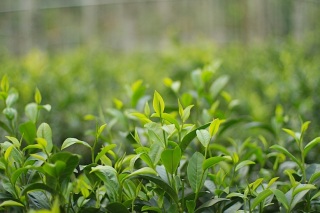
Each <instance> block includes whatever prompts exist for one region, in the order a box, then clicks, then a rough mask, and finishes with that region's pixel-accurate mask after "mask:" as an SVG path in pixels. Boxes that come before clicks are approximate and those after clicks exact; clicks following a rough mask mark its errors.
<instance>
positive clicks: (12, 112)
mask: <svg viewBox="0 0 320 213" xmlns="http://www.w3.org/2000/svg"><path fill="white" fill-rule="evenodd" d="M217 67H218V65H217V63H213V64H209V65H207V66H205V67H203V68H202V69H198V70H195V71H193V72H191V80H190V82H192V84H193V85H183V83H181V82H179V81H175V80H172V79H169V78H167V79H166V80H165V85H166V86H167V87H168V88H170V90H171V92H172V93H173V94H174V95H175V97H176V98H175V100H174V101H173V100H172V98H170V100H169V99H167V97H165V96H163V95H161V93H159V92H157V91H155V92H154V93H153V94H152V95H151V94H150V93H148V91H147V90H146V86H145V85H144V84H143V83H142V82H141V81H137V82H135V83H134V84H133V85H132V86H131V88H130V92H129V96H128V99H126V100H125V101H122V100H121V99H119V98H117V99H115V101H114V104H115V107H113V108H109V109H108V110H107V113H108V116H106V115H105V114H104V112H103V111H102V112H100V113H99V112H97V113H92V114H87V115H86V116H85V117H84V118H85V120H86V122H89V125H90V126H93V129H91V130H90V129H88V130H86V129H82V130H81V131H83V132H86V135H87V139H88V140H85V139H81V138H77V137H76V136H70V137H69V138H65V139H64V141H63V143H62V144H61V145H59V143H57V141H56V139H55V138H54V137H53V136H54V134H53V131H52V128H51V127H50V125H49V124H48V123H46V122H43V121H42V120H43V119H44V117H43V115H45V114H47V113H51V112H50V111H51V106H50V105H49V104H48V103H46V102H44V101H43V99H44V98H43V95H42V94H41V93H40V91H39V90H38V89H36V90H35V94H34V101H33V102H31V103H29V104H27V105H26V106H25V107H24V113H22V112H21V111H20V110H19V107H18V106H19V103H18V100H19V92H18V90H16V89H14V88H13V87H12V86H11V85H10V83H9V81H8V78H7V77H6V76H4V77H3V78H2V81H1V92H0V95H1V96H0V97H1V99H2V100H3V105H2V107H3V109H2V112H3V116H2V118H1V125H0V127H1V128H2V134H3V135H6V140H5V141H3V142H2V143H1V146H0V147H1V150H0V175H1V181H0V185H1V186H0V210H1V211H3V212H227V213H228V212H317V211H319V196H320V192H319V177H320V170H319V168H320V167H319V164H318V159H317V158H316V157H314V156H317V155H316V154H315V153H316V148H317V144H318V143H319V142H320V138H319V137H315V138H313V139H311V140H306V139H305V138H307V137H306V135H307V134H306V133H307V130H308V127H309V125H310V122H309V121H307V122H301V127H300V128H299V129H289V128H287V125H291V124H292V123H291V120H290V119H289V118H288V117H287V116H286V111H285V110H284V108H283V107H282V106H281V105H277V107H276V109H275V112H274V115H272V118H270V120H271V122H270V123H264V122H259V121H256V120H255V119H254V118H253V117H252V116H250V114H249V115H247V116H244V114H243V109H242V108H241V104H240V103H241V102H239V100H236V99H234V98H233V97H232V95H231V94H230V93H228V92H227V91H226V90H225V87H226V85H227V84H228V81H229V78H228V77H226V76H219V75H218V74H217ZM47 111H49V112H47ZM293 124H294V123H293ZM73 147H76V148H75V149H74V150H73V151H72V148H73ZM80 147H82V148H83V151H81V152H80V153H78V154H75V153H74V151H76V150H79V149H80ZM84 153H86V154H84ZM312 153H313V154H312ZM80 154H81V155H80ZM86 155H87V156H89V157H88V158H87V159H85V158H86ZM310 156H312V157H311V158H310ZM81 158H83V159H85V160H83V159H81Z"/></svg>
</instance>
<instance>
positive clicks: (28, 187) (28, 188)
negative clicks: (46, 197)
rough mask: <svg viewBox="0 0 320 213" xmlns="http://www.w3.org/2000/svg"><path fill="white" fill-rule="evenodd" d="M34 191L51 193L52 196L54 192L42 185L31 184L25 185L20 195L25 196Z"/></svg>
mask: <svg viewBox="0 0 320 213" xmlns="http://www.w3.org/2000/svg"><path fill="white" fill-rule="evenodd" d="M34 190H45V191H47V192H49V193H52V194H53V193H54V190H53V189H52V188H50V187H49V186H48V185H46V184H44V183H31V184H28V185H26V187H25V188H23V190H22V191H21V193H20V194H21V195H26V194H27V192H29V191H34Z"/></svg>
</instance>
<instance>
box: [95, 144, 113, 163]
mask: <svg viewBox="0 0 320 213" xmlns="http://www.w3.org/2000/svg"><path fill="white" fill-rule="evenodd" d="M116 146H117V145H116V144H110V145H108V146H105V147H103V148H102V149H101V151H100V152H99V153H98V154H97V156H96V158H95V160H94V162H95V163H98V161H99V160H100V158H101V157H102V156H104V155H105V154H106V153H107V152H109V151H110V150H112V149H114V148H115V147H116Z"/></svg>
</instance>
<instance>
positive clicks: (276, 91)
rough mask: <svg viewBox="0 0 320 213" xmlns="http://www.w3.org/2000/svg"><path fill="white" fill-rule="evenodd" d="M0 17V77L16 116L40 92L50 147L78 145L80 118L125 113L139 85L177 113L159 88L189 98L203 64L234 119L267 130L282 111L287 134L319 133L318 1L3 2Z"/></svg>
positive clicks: (171, 96)
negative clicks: (10, 90)
mask: <svg viewBox="0 0 320 213" xmlns="http://www.w3.org/2000/svg"><path fill="white" fill-rule="evenodd" d="M0 8H1V9H0V46H1V48H0V64H1V68H0V73H1V75H3V74H7V75H8V77H9V80H10V82H11V84H12V85H14V87H16V88H17V89H18V90H19V91H20V97H19V102H20V103H21V104H19V106H18V107H21V108H20V109H19V111H20V112H21V113H22V112H23V108H22V107H23V106H24V104H26V103H28V102H30V101H32V97H33V95H34V88H35V87H38V88H39V89H40V91H41V93H42V97H43V103H44V104H45V103H49V104H51V105H52V111H51V112H50V113H44V118H43V119H44V120H46V121H47V122H48V123H50V125H51V126H52V128H53V130H54V133H55V138H56V142H57V143H60V142H61V141H63V140H64V139H65V138H67V137H77V138H83V137H84V134H85V132H84V129H87V128H88V127H89V126H90V125H91V126H92V124H88V122H85V121H84V119H83V117H84V115H85V114H87V113H90V114H95V115H98V114H101V112H103V113H105V112H106V109H107V108H108V107H112V106H113V107H116V106H117V105H116V104H115V103H117V102H116V101H115V98H117V99H119V100H121V101H122V102H123V103H124V104H127V105H130V100H129V98H128V97H129V96H130V95H129V94H128V93H130V92H128V91H129V89H128V88H130V87H131V85H132V84H133V83H134V82H136V81H137V80H139V79H141V80H142V81H143V84H145V85H146V90H147V94H153V90H155V89H156V90H158V91H159V92H160V93H162V94H164V97H165V99H166V100H171V101H172V103H174V104H176V102H175V101H176V100H175V98H176V96H175V95H174V94H173V93H172V91H170V89H168V88H167V87H166V86H165V85H164V84H163V79H164V78H166V77H170V78H171V79H172V80H174V81H181V85H182V86H181V87H182V88H181V89H182V90H188V89H189V86H190V85H191V84H192V83H191V81H190V74H191V71H193V70H195V69H198V68H203V67H204V66H206V65H208V64H211V63H213V64H216V65H217V68H216V71H215V77H219V76H224V75H227V76H228V77H229V81H228V85H227V86H226V88H225V90H226V91H227V92H228V93H229V94H230V95H231V96H232V97H233V98H236V99H238V100H240V104H239V106H238V108H237V110H238V111H237V113H238V115H250V116H251V117H252V119H253V120H256V121H261V122H270V120H271V118H272V117H273V116H274V114H275V110H276V108H277V106H279V105H281V106H282V107H283V112H284V114H286V115H287V116H288V117H289V118H292V119H293V120H294V121H296V123H292V125H293V126H294V127H298V126H300V123H299V122H300V121H299V120H300V118H301V119H303V120H311V121H312V128H311V133H310V134H311V136H310V138H311V137H313V135H312V134H315V133H316V132H317V129H319V127H320V114H319V109H320V98H319V91H320V88H319V87H320V86H319V82H320V76H319V70H320V37H319V32H320V22H319V21H318V20H320V1H316V0H303V1H290V0H284V1H277V0H256V1H250V0H245V1H236V0H197V1H190V0H169V1H164V0H158V1H156V0H154V1H151V0H150V1H148V0H144V1H138V0H127V1H120V0H117V1H112V0H90V1H89V0H82V1H58V0H56V1H48V0H43V1H36V0H21V1H10V0H3V1H1V3H0ZM131 107H132V106H131ZM278 109H279V108H278Z"/></svg>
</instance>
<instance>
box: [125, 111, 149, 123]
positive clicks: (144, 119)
mask: <svg viewBox="0 0 320 213" xmlns="http://www.w3.org/2000/svg"><path fill="white" fill-rule="evenodd" d="M130 114H131V115H133V116H134V117H136V118H138V119H139V120H140V121H141V122H142V123H150V122H152V121H151V120H150V119H149V118H148V117H147V116H146V115H145V114H142V113H140V112H133V113H130Z"/></svg>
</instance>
